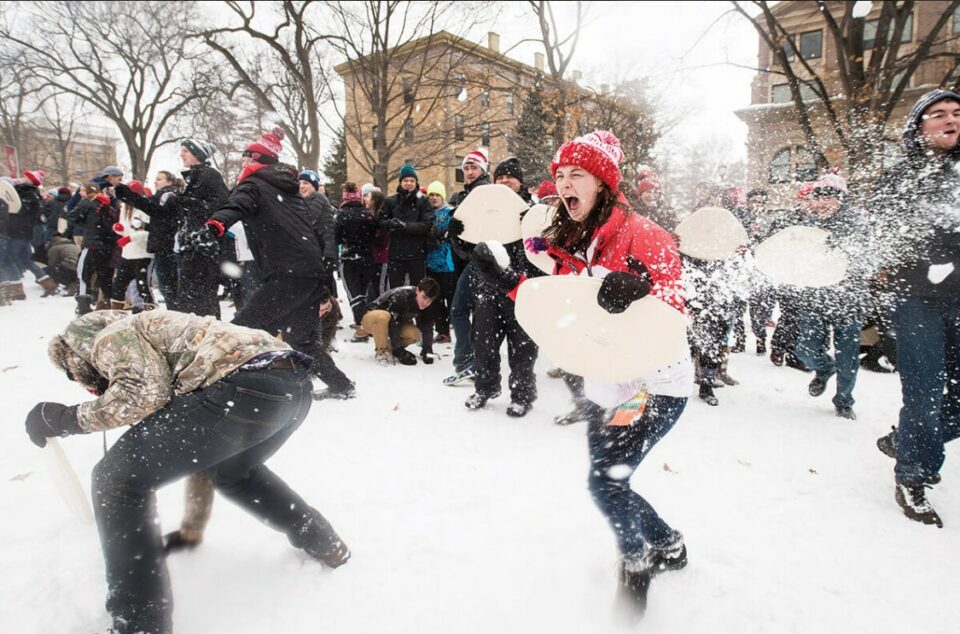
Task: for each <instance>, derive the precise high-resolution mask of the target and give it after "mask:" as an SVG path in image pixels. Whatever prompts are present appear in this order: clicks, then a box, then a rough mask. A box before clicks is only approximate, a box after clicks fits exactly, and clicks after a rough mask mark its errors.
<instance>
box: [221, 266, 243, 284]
mask: <svg viewBox="0 0 960 634" xmlns="http://www.w3.org/2000/svg"><path fill="white" fill-rule="evenodd" d="M220 272H221V273H223V274H224V275H226V276H227V277H229V278H231V279H234V280H239V279H240V276H241V275H243V271H242V270H240V267H239V266H238V265H237V263H236V262H223V263H222V264H220Z"/></svg>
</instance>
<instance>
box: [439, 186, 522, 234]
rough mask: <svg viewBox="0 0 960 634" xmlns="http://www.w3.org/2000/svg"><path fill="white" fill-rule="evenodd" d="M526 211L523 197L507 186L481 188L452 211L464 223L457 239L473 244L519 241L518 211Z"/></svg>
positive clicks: (471, 193)
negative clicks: (488, 241)
mask: <svg viewBox="0 0 960 634" xmlns="http://www.w3.org/2000/svg"><path fill="white" fill-rule="evenodd" d="M526 208H527V203H525V202H524V201H523V198H520V196H518V195H517V194H516V193H515V192H514V191H513V190H512V189H510V188H509V187H507V186H506V185H497V184H494V185H481V186H480V187H477V188H476V189H474V190H473V191H472V192H470V194H469V195H468V196H467V197H466V198H464V199H463V202H462V203H460V206H459V207H457V209H456V210H455V211H454V216H455V217H457V218H459V219H460V221H461V222H463V233H462V234H461V235H460V239H461V240H464V241H466V242H472V243H473V244H477V243H478V242H483V241H485V240H496V241H497V242H502V243H503V244H507V243H510V242H516V241H517V240H519V239H520V212H522V211H523V210H524V209H526Z"/></svg>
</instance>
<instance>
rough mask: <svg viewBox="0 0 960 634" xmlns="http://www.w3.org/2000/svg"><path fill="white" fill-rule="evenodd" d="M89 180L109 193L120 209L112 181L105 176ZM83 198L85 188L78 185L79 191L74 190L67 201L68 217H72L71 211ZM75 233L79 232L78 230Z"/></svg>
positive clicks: (114, 206)
mask: <svg viewBox="0 0 960 634" xmlns="http://www.w3.org/2000/svg"><path fill="white" fill-rule="evenodd" d="M88 182H90V183H93V184H95V185H97V186H99V187H100V191H101V192H103V193H105V194H107V195H108V196H109V197H110V204H111V205H112V206H113V208H114V209H116V210H118V211H119V210H120V207H119V205H117V199H116V197H115V196H114V195H113V193H112V190H113V188H112V187H111V186H110V181H108V180H107V179H106V177H104V176H94V177H93V178H91V179H90V180H89V181H88ZM81 200H83V188H82V187H77V191H75V192H73V195H72V196H70V200H68V201H67V218H68V219H69V218H70V217H71V215H70V212H71V211H73V208H74V207H76V206H77V205H78V204H80V201H81ZM75 233H79V230H77V231H76V232H75Z"/></svg>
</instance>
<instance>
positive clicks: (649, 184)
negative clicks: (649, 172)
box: [637, 178, 663, 196]
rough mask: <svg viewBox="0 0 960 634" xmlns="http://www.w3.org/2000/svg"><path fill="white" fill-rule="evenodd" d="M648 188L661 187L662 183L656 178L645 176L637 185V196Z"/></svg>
mask: <svg viewBox="0 0 960 634" xmlns="http://www.w3.org/2000/svg"><path fill="white" fill-rule="evenodd" d="M648 189H663V185H662V184H660V181H658V180H657V179H656V178H645V179H643V180H642V181H640V184H639V185H637V196H639V195H640V194H642V193H643V192H645V191H647V190H648Z"/></svg>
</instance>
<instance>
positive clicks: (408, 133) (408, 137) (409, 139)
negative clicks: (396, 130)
mask: <svg viewBox="0 0 960 634" xmlns="http://www.w3.org/2000/svg"><path fill="white" fill-rule="evenodd" d="M403 142H404V143H407V144H410V143H413V119H411V118H409V117H408V118H407V120H406V121H405V122H404V123H403Z"/></svg>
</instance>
